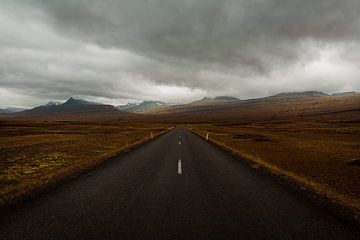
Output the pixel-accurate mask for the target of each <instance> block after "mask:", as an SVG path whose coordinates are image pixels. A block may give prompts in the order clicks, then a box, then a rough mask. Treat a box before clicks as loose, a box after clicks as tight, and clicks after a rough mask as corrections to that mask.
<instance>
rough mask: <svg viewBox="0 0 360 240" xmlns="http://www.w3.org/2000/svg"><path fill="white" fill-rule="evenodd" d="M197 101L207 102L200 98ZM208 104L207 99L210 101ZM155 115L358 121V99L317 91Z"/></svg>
mask: <svg viewBox="0 0 360 240" xmlns="http://www.w3.org/2000/svg"><path fill="white" fill-rule="evenodd" d="M200 102H209V100H208V99H202V100H201V101H200ZM210 102H211V100H210ZM195 103H196V104H194V103H190V104H186V105H181V106H175V107H172V108H168V109H165V110H164V111H161V112H158V113H159V116H155V115H154V116H153V117H154V118H161V119H168V120H169V121H178V122H181V121H185V122H213V121H218V122H219V121H242V122H252V121H265V120H266V121H267V120H271V121H280V120H291V119H309V118H312V119H324V118H325V119H331V118H335V119H343V120H348V121H350V120H354V119H355V120H359V119H360V96H359V95H353V96H349V97H338V96H331V95H326V94H322V93H320V92H303V93H283V94H278V95H275V96H270V97H265V98H258V99H249V100H238V101H234V102H230V103H228V102H227V103H223V104H221V103H219V104H199V102H195Z"/></svg>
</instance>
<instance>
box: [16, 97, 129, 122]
mask: <svg viewBox="0 0 360 240" xmlns="http://www.w3.org/2000/svg"><path fill="white" fill-rule="evenodd" d="M129 116H131V114H130V113H125V112H121V111H119V110H118V109H116V108H115V107H114V106H111V105H104V104H98V103H91V102H88V101H85V100H81V99H74V98H72V97H71V98H69V99H68V100H67V101H66V102H65V103H62V104H58V105H56V104H55V105H54V104H50V105H49V104H47V105H43V106H39V107H35V108H33V109H29V110H25V111H23V112H20V113H16V114H13V117H15V118H25V119H41V120H44V119H46V120H89V121H92V120H115V119H122V118H123V117H129Z"/></svg>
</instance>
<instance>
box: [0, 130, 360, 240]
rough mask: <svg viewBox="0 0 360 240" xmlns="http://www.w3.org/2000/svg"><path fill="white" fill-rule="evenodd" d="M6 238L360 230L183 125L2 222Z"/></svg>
mask: <svg viewBox="0 0 360 240" xmlns="http://www.w3.org/2000/svg"><path fill="white" fill-rule="evenodd" d="M0 223H1V224H0V239H4V240H5V239H77V240H79V239H87V240H91V239H301V240H303V239H306V240H309V239H327V240H329V239H357V240H358V239H360V233H359V229H358V228H357V227H355V226H354V225H351V224H349V223H348V222H346V221H345V220H342V219H341V218H339V217H337V216H335V214H332V213H331V211H327V209H326V207H325V206H324V207H322V206H321V204H319V203H315V202H314V200H311V199H310V198H309V197H306V196H305V194H304V193H303V192H301V191H298V190H294V187H290V186H288V185H287V184H285V183H282V182H281V181H280V180H277V178H276V177H274V176H271V175H270V174H266V173H265V172H264V171H260V170H258V169H253V168H251V167H250V166H249V164H248V163H246V161H244V160H242V159H241V158H238V157H234V156H232V155H230V154H229V153H227V152H224V151H223V150H221V149H220V148H218V147H216V146H214V145H213V144H210V143H209V142H206V141H205V140H204V139H202V138H200V137H199V136H197V135H195V134H193V133H191V132H189V131H187V130H186V129H185V128H183V127H176V128H174V129H173V130H172V131H170V132H168V133H166V134H164V135H162V136H160V137H158V138H156V139H154V140H153V141H151V142H149V143H146V144H144V145H143V146H141V147H139V148H137V149H135V150H133V151H131V152H128V153H125V154H122V155H119V156H118V157H115V158H113V159H110V160H109V161H107V162H106V163H104V164H102V165H101V166H99V167H97V168H95V169H93V170H91V171H89V172H88V173H86V174H83V175H80V176H78V177H77V178H75V179H72V180H70V181H68V182H67V183H66V184H64V185H61V186H59V187H57V188H55V189H53V190H50V191H48V192H46V193H43V194H40V195H38V196H37V197H35V198H32V199H30V200H28V201H25V202H24V203H22V204H19V205H18V206H16V207H15V208H13V209H11V210H10V211H8V212H5V213H4V214H2V215H1V216H0Z"/></svg>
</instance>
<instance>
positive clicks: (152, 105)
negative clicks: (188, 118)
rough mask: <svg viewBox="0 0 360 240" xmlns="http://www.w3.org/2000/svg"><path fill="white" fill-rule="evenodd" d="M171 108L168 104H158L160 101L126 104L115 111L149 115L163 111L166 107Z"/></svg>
mask: <svg viewBox="0 0 360 240" xmlns="http://www.w3.org/2000/svg"><path fill="white" fill-rule="evenodd" d="M170 106H173V105H171V104H168V103H164V102H160V101H143V102H142V103H139V104H137V103H128V104H126V105H120V106H117V109H119V110H122V111H126V112H133V113H149V112H155V111H158V110H160V109H165V108H167V107H170Z"/></svg>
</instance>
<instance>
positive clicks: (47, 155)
mask: <svg viewBox="0 0 360 240" xmlns="http://www.w3.org/2000/svg"><path fill="white" fill-rule="evenodd" d="M168 129H169V126H165V125H159V124H157V125H155V124H125V123H118V124H116V123H112V124H99V123H85V122H77V123H76V122H42V123H40V122H14V121H3V122H0V204H1V203H2V204H3V203H7V202H9V201H11V200H12V199H16V198H18V197H19V196H21V195H24V194H26V193H28V192H30V191H32V190H33V189H36V188H38V187H40V186H42V185H44V184H47V183H49V182H54V181H56V180H57V179H61V178H63V177H66V176H70V175H72V174H76V173H77V172H79V171H81V170H82V169H85V168H91V167H92V166H94V165H96V164H98V163H99V162H102V161H103V160H105V159H106V158H108V157H111V156H114V155H116V154H119V153H120V152H123V151H126V150H127V149H129V148H131V147H133V146H135V145H138V144H141V143H143V142H145V141H147V140H150V136H151V132H153V135H154V136H157V135H159V134H161V133H163V132H165V131H167V130H168Z"/></svg>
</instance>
